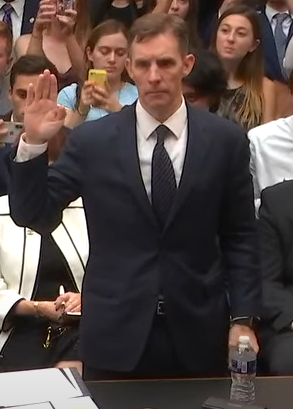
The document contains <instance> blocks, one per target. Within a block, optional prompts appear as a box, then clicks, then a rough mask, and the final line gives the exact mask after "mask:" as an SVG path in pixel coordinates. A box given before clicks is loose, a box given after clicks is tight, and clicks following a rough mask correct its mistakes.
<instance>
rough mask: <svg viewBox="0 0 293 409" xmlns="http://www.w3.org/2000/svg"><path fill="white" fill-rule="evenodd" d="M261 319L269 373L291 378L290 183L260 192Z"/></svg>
mask: <svg viewBox="0 0 293 409" xmlns="http://www.w3.org/2000/svg"><path fill="white" fill-rule="evenodd" d="M259 216H260V220H259V226H260V240H261V265H262V274H263V286H264V289H263V295H264V306H265V311H264V320H263V324H262V327H263V328H262V331H261V335H262V341H263V351H262V355H263V358H264V361H265V363H266V365H267V367H268V369H269V372H270V374H272V375H277V376H287V375H290V376H292V375H293V355H292V348H293V229H292V224H293V181H292V180H289V181H286V182H283V183H279V184H277V185H275V186H272V187H269V188H267V189H265V190H263V191H262V197H261V207H260V213H259Z"/></svg>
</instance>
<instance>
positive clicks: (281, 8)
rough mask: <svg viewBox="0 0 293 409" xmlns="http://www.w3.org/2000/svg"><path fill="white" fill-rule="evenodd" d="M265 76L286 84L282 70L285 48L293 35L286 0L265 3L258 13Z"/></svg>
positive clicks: (286, 80)
mask: <svg viewBox="0 0 293 409" xmlns="http://www.w3.org/2000/svg"><path fill="white" fill-rule="evenodd" d="M259 19H260V25H261V43H262V48H263V53H264V61H265V75H266V76H267V77H268V78H269V79H271V80H272V81H279V82H283V83H287V82H288V78H287V74H286V72H285V70H284V69H283V59H284V56H285V50H286V47H287V45H288V43H289V41H290V39H291V37H292V35H293V24H292V14H291V13H290V11H289V8H288V3H287V1H286V0H274V1H267V2H266V4H265V5H264V6H263V8H262V9H261V11H260V13H259Z"/></svg>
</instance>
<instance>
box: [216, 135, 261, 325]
mask: <svg viewBox="0 0 293 409" xmlns="http://www.w3.org/2000/svg"><path fill="white" fill-rule="evenodd" d="M233 132H237V133H239V135H237V138H233V143H234V144H235V145H236V146H235V145H234V147H233V149H231V152H230V153H231V156H232V157H231V158H230V167H229V174H228V176H227V182H226V191H225V197H224V200H223V209H222V212H221V216H220V237H219V239H220V246H221V250H222V257H223V267H224V269H225V271H226V273H227V275H228V283H229V287H228V288H229V290H228V292H229V300H230V307H231V316H232V317H233V318H236V317H259V316H260V314H261V296H262V286H261V272H260V262H259V251H258V239H257V231H256V220H255V210H254V201H253V187H252V180H251V175H250V172H249V147H248V140H247V139H246V138H245V134H244V133H242V131H239V130H238V129H237V130H234V131H233ZM235 136H236V135H235ZM231 143H232V142H231ZM230 148H231V146H230Z"/></svg>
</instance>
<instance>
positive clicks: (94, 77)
mask: <svg viewBox="0 0 293 409" xmlns="http://www.w3.org/2000/svg"><path fill="white" fill-rule="evenodd" d="M88 80H89V81H92V82H93V83H94V84H95V85H98V86H100V87H105V84H106V82H107V71H106V70H96V69H91V70H89V73H88Z"/></svg>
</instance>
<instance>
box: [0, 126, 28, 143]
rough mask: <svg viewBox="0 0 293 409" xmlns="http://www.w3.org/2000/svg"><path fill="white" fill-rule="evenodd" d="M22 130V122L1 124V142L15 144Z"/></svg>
mask: <svg viewBox="0 0 293 409" xmlns="http://www.w3.org/2000/svg"><path fill="white" fill-rule="evenodd" d="M1 131H2V132H3V133H2V132H1ZM22 132H23V123H22V122H3V123H2V126H1V124H0V143H7V144H11V145H13V144H14V143H15V142H16V141H17V138H18V137H19V135H20V134H21V133H22Z"/></svg>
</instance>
